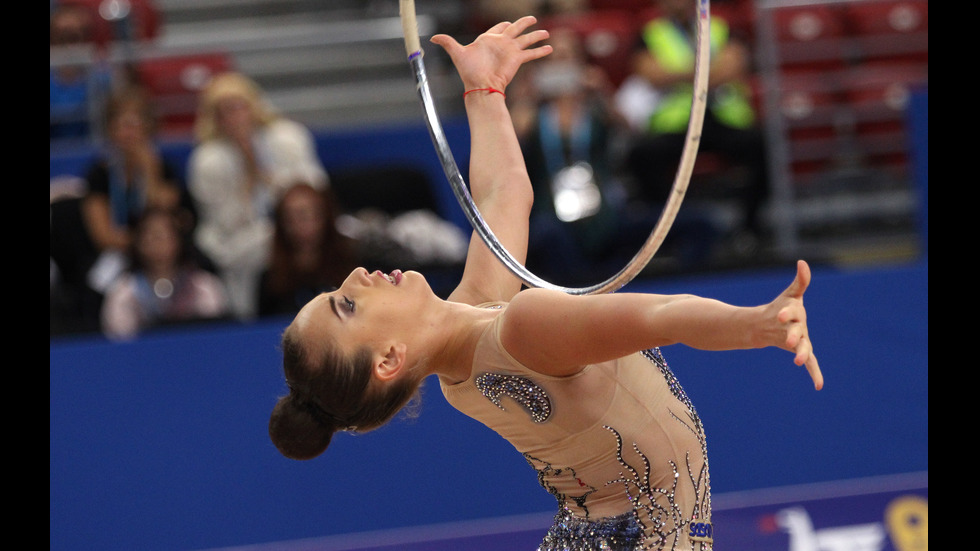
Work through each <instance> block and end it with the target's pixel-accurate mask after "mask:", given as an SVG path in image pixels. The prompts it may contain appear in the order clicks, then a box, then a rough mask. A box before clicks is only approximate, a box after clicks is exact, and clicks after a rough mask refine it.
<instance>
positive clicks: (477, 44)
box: [430, 15, 552, 92]
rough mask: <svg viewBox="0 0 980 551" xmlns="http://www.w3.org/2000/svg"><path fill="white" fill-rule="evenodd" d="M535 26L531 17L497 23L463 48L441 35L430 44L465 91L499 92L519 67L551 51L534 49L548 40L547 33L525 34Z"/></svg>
mask: <svg viewBox="0 0 980 551" xmlns="http://www.w3.org/2000/svg"><path fill="white" fill-rule="evenodd" d="M535 23H537V19H535V17H534V16H531V15H529V16H526V17H522V18H520V19H518V20H517V21H515V22H513V23H510V22H508V21H504V22H501V23H497V24H496V25H494V26H493V27H491V28H490V29H489V30H487V31H486V32H485V33H483V34H481V35H480V36H478V37H477V38H476V40H474V41H473V42H472V43H470V44H468V45H466V46H463V45H461V44H460V43H459V42H457V41H456V39H454V38H452V37H451V36H449V35H445V34H437V35H435V36H433V37H432V38H431V39H430V40H431V41H432V43H433V44H437V45H439V46H442V48H443V49H444V50H446V53H447V54H449V57H450V58H451V59H452V61H453V64H454V65H455V66H456V70H457V71H458V72H459V76H460V78H461V79H462V81H463V85H464V86H465V88H466V90H473V89H476V88H494V89H497V90H500V91H501V92H503V91H504V89H505V88H506V87H507V85H508V84H510V81H511V80H512V79H513V78H514V75H515V74H517V70H518V69H519V68H520V66H521V65H523V64H524V63H527V62H528V61H533V60H535V59H540V58H542V57H544V56H546V55H548V54H550V53H551V51H552V48H551V46H550V45H547V44H545V45H541V46H535V45H536V44H538V43H539V42H541V41H542V40H545V39H547V38H548V36H549V35H548V31H546V30H544V29H538V30H533V31H531V32H525V31H526V30H527V29H528V28H529V27H531V26H532V25H534V24H535Z"/></svg>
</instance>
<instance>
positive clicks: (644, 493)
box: [524, 348, 712, 551]
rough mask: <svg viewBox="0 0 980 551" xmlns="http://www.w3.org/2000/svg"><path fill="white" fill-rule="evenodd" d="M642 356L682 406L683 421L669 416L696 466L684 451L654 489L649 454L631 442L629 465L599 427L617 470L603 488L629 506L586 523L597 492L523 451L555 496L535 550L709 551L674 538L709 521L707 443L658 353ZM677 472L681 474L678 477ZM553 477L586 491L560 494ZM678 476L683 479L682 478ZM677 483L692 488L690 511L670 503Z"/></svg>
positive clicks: (706, 544)
mask: <svg viewBox="0 0 980 551" xmlns="http://www.w3.org/2000/svg"><path fill="white" fill-rule="evenodd" d="M643 356H644V357H645V358H647V359H648V360H650V361H651V362H652V363H654V364H655V365H656V366H657V367H658V368H659V369H660V371H661V373H662V374H663V376H664V378H665V379H666V381H667V385H668V387H669V388H670V391H671V393H672V394H673V395H674V397H676V398H677V399H678V400H679V401H680V402H681V403H682V404H683V405H684V406H685V409H686V411H685V412H683V414H682V415H683V416H684V417H687V419H686V420H685V419H682V418H681V416H678V415H677V414H674V413H673V412H671V415H672V416H673V418H674V419H676V420H678V421H679V422H681V423H682V424H684V426H685V427H687V428H688V430H691V431H692V432H693V433H694V434H695V435H696V436H697V439H698V442H699V443H700V445H701V453H702V457H703V463H702V466H701V468H700V469H697V472H695V469H694V468H693V466H692V464H691V456H690V452H688V453H687V454H686V457H685V465H683V466H678V465H677V464H676V463H675V462H674V461H670V462H669V463H670V468H671V470H672V472H673V477H672V482H671V484H670V485H669V486H668V487H654V486H652V484H651V481H650V475H651V472H652V468H651V462H650V459H649V456H648V455H646V454H645V453H644V452H643V451H641V450H640V448H639V446H637V445H636V444H635V443H634V444H633V445H632V449H633V452H634V453H635V456H636V457H638V458H639V464H638V465H633V464H631V463H630V462H629V461H627V460H626V458H624V456H623V439H622V436H621V435H620V433H619V432H618V431H616V429H614V428H613V427H610V426H604V427H603V428H605V429H606V430H608V431H609V432H610V433H611V435H612V436H613V438H614V439H615V442H616V459H617V460H618V461H619V464H620V465H621V466H622V467H623V470H622V471H620V476H619V478H617V479H614V480H609V481H607V482H606V486H609V485H622V486H623V489H624V492H625V494H626V496H627V499H629V501H630V502H631V503H632V505H633V510H632V511H630V512H629V513H625V514H623V515H619V516H616V517H610V518H600V519H590V518H589V516H588V506H587V504H588V497H589V495H591V494H592V493H594V492H596V491H597V489H596V488H594V487H592V486H588V485H587V484H585V483H583V482H582V481H581V480H580V479H578V477H577V476H576V474H575V470H574V469H572V468H569V467H555V466H553V465H551V464H549V463H547V462H544V461H541V460H540V459H536V458H534V457H531V456H530V455H528V454H526V453H525V454H524V457H525V459H527V461H528V463H530V464H531V466H532V467H534V468H535V470H537V471H538V482H539V483H540V484H541V485H542V486H543V487H544V488H545V489H546V490H548V492H549V493H551V494H552V495H554V496H555V497H556V498H557V500H558V506H559V511H558V514H557V515H556V516H555V522H554V524H553V525H552V527H551V529H550V530H549V531H548V533H547V535H546V536H545V538H544V540H543V541H542V543H541V546H540V547H539V548H538V549H539V551H559V550H567V551H571V550H576V551H579V550H583V551H584V550H610V551H614V550H615V551H635V550H657V551H665V550H667V549H670V550H671V551H710V550H711V549H712V542H711V540H710V538H704V539H702V540H700V541H695V540H691V544H690V547H685V548H683V550H682V548H681V547H680V545H679V544H678V539H682V538H681V536H682V535H683V534H682V531H686V530H687V529H688V528H689V527H692V526H694V525H695V524H694V523H710V522H711V484H710V479H709V476H708V456H707V445H706V442H705V437H704V430H703V428H702V426H701V419H700V418H699V417H698V415H697V412H696V411H695V409H694V405H693V404H692V403H691V401H690V399H689V398H688V397H687V394H686V393H685V392H684V389H683V388H681V386H680V384H679V383H678V382H677V378H676V377H675V376H674V374H673V373H672V372H671V370H670V368H669V367H668V366H667V362H666V360H664V357H663V355H662V354H661V353H660V350H659V349H657V348H653V349H650V350H647V351H645V352H643ZM634 463H636V460H634ZM682 471H686V472H684V473H683V474H682ZM555 476H571V477H574V478H575V479H576V480H577V481H578V482H579V485H580V486H583V487H587V488H589V490H588V491H586V492H584V493H583V494H582V495H580V496H568V495H564V494H562V493H560V492H559V491H558V490H557V489H556V488H555V487H554V486H553V485H552V484H550V483H549V482H548V480H549V477H555ZM682 477H684V478H686V480H682ZM681 483H683V484H690V486H691V487H692V488H693V490H694V495H695V500H694V501H695V503H694V507H693V510H689V511H684V510H681V508H680V506H679V505H678V504H677V502H676V500H675V493H676V491H677V487H678V484H681ZM569 501H574V502H575V504H576V505H578V506H579V507H580V508H581V510H583V511H585V518H582V517H579V516H575V515H573V514H572V512H571V511H570V510H569V508H568V507H567V505H568V504H569ZM709 526H710V524H709ZM668 545H669V547H668Z"/></svg>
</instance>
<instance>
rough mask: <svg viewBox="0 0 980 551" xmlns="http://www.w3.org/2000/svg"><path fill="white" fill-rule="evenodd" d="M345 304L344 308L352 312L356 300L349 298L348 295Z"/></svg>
mask: <svg viewBox="0 0 980 551" xmlns="http://www.w3.org/2000/svg"><path fill="white" fill-rule="evenodd" d="M343 305H344V309H345V310H347V311H348V312H350V313H351V314H353V313H354V301H353V300H351V299H349V298H347V297H344V301H343Z"/></svg>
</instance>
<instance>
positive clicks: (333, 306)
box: [328, 296, 344, 321]
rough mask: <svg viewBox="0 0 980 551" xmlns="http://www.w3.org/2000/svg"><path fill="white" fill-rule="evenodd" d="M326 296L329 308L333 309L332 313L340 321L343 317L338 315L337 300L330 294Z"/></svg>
mask: <svg viewBox="0 0 980 551" xmlns="http://www.w3.org/2000/svg"><path fill="white" fill-rule="evenodd" d="M328 298H329V300H330V309H331V310H333V313H334V315H335V316H337V318H338V319H340V320H341V321H343V319H344V318H342V317H341V316H340V310H338V309H337V301H336V300H334V298H333V297H332V296H330V297H328Z"/></svg>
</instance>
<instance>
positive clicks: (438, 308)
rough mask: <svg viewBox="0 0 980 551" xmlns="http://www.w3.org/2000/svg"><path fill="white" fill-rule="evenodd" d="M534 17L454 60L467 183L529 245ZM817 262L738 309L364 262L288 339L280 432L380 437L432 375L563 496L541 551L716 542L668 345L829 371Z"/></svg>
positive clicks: (297, 452) (695, 426)
mask: <svg viewBox="0 0 980 551" xmlns="http://www.w3.org/2000/svg"><path fill="white" fill-rule="evenodd" d="M534 23H535V19H534V18H533V17H525V18H522V19H520V20H518V21H516V22H514V23H508V22H504V23H500V24H498V25H496V26H494V27H492V28H491V29H490V30H489V31H487V32H486V33H484V34H482V35H480V36H479V37H478V38H477V39H476V40H475V41H474V42H473V43H471V44H469V45H467V46H462V45H460V44H459V43H457V42H456V41H455V40H454V39H452V38H450V37H449V36H446V35H437V36H434V37H433V38H432V42H434V43H435V44H437V45H439V46H441V47H443V48H444V49H445V50H446V51H447V52H448V54H449V56H450V57H451V58H452V60H453V63H454V64H455V66H456V68H457V70H458V72H459V75H460V77H461V78H462V81H463V84H464V85H465V89H466V91H467V92H466V94H465V96H464V98H465V100H464V101H465V103H466V111H467V116H468V119H469V123H470V132H471V147H472V151H471V159H470V185H471V187H472V194H473V197H474V200H475V201H476V203H477V205H478V206H479V208H480V211H481V213H482V214H483V216H484V218H485V219H486V221H487V223H488V224H489V225H490V226H491V228H492V229H493V231H494V233H495V234H496V236H497V237H498V239H499V240H500V241H501V243H502V244H503V245H504V246H506V247H507V249H508V250H509V251H510V252H511V253H512V254H513V255H514V256H515V257H517V258H518V259H523V258H524V255H525V253H526V247H527V238H528V235H527V234H528V215H529V213H530V209H531V202H532V193H531V185H530V182H529V181H528V176H527V172H526V170H525V167H524V163H523V160H522V157H521V151H520V147H519V145H518V142H517V138H516V135H515V133H514V129H513V126H512V124H511V119H510V116H509V113H508V110H507V106H506V104H505V97H504V90H505V88H506V86H507V84H508V83H510V81H511V79H512V78H513V77H514V74H515V73H516V71H517V70H518V68H519V67H520V66H521V65H522V64H524V63H527V62H529V61H532V60H535V59H538V58H541V57H543V56H545V55H547V54H549V53H550V52H551V47H550V46H548V45H538V43H539V42H540V41H542V40H544V39H546V38H547V36H548V33H547V31H544V30H534V31H530V32H525V31H527V30H528V28H529V27H530V26H531V25H533V24H534ZM809 279H810V272H809V268H808V266H807V265H806V263H805V262H802V261H800V262H799V263H798V266H797V274H796V278H795V280H794V281H793V282H792V284H791V285H790V286H789V288H787V289H786V290H785V291H784V292H783V293H782V294H780V295H779V296H778V297H776V298H775V300H773V301H772V302H771V303H769V304H764V305H761V306H758V307H753V308H741V307H735V306H730V305H727V304H724V303H721V302H718V301H715V300H710V299H704V298H699V297H696V296H690V295H682V296H663V295H654V294H636V293H616V294H605V295H598V296H595V295H593V296H573V295H568V294H565V293H562V292H558V291H551V290H545V289H528V290H525V291H522V292H519V291H521V282H520V281H519V280H518V279H517V278H515V277H514V276H513V275H512V274H511V273H510V272H509V271H508V270H507V269H506V268H505V267H504V266H503V265H502V264H501V263H500V262H499V261H498V260H497V259H496V257H494V255H493V253H492V252H490V251H489V249H488V248H487V247H486V246H485V244H484V243H483V242H482V241H481V240H480V239H479V237H478V236H474V237H473V238H472V241H471V244H470V249H469V255H468V257H467V261H466V267H465V269H464V273H463V276H462V280H461V282H460V284H459V286H458V287H457V288H456V290H455V291H454V292H453V293H452V294H451V295H450V296H449V298H448V300H442V299H440V298H438V297H437V296H436V295H435V294H433V292H432V290H431V289H430V288H429V285H428V284H427V282H426V280H425V278H424V277H423V276H422V275H421V274H419V273H416V272H405V273H402V272H400V271H397V270H395V271H393V272H392V273H390V274H384V273H381V272H374V273H371V272H369V271H368V270H365V269H358V270H355V271H354V272H353V273H352V274H351V275H350V276H349V277H348V278H347V279H346V280H345V281H344V283H343V284H342V285H341V286H340V288H339V289H337V290H336V291H333V292H330V293H325V294H322V295H319V296H318V297H316V298H315V299H313V300H312V301H310V303H309V304H307V305H306V306H304V307H303V309H302V310H301V311H300V312H299V314H298V315H297V316H296V318H295V320H294V321H293V323H291V324H290V325H289V327H288V328H287V329H286V330H285V332H284V334H283V339H282V349H283V363H284V370H285V375H286V382H287V384H288V386H289V394H288V395H287V396H284V397H282V398H280V399H279V402H278V403H277V404H276V406H275V408H274V409H273V412H272V415H271V418H270V424H269V433H270V436H271V438H272V440H273V441H274V442H275V444H276V446H277V447H278V448H279V450H280V451H281V452H282V453H283V454H284V455H285V456H287V457H290V458H294V459H310V458H313V457H316V456H317V455H319V454H321V453H322V452H323V451H324V450H325V449H326V448H327V446H328V444H329V443H330V440H331V437H332V435H333V433H334V432H336V431H340V430H348V431H357V432H366V431H370V430H372V429H375V428H377V427H379V426H381V425H383V424H384V423H385V422H387V421H388V420H389V419H391V418H392V416H394V415H395V413H397V412H398V411H399V410H400V409H401V408H402V407H403V406H404V405H405V404H406V403H407V402H408V401H409V400H410V399H411V398H412V397H413V396H414V394H415V392H416V390H417V389H418V387H419V385H420V384H421V382H422V381H423V379H424V378H425V377H427V376H429V375H436V376H438V378H439V382H440V385H441V388H442V390H443V393H444V395H445V397H446V398H447V400H448V401H449V402H450V403H451V404H452V405H453V406H454V407H456V408H457V409H459V410H460V411H462V412H463V413H465V414H467V415H469V416H471V417H473V418H475V419H477V420H479V421H481V422H483V423H484V424H486V425H487V426H489V427H491V428H492V429H494V430H495V431H497V432H498V433H499V434H500V435H501V436H503V437H504V438H506V439H507V440H508V441H510V442H511V443H512V444H513V445H514V446H515V447H516V448H517V449H518V450H519V451H520V452H521V453H523V454H524V456H525V458H526V459H527V461H528V462H529V463H530V464H531V465H532V466H533V467H534V468H535V469H536V470H537V472H538V479H539V481H540V483H541V484H542V485H543V486H544V487H545V488H546V489H547V490H548V491H549V492H551V493H552V494H553V495H555V496H556V497H557V498H558V501H559V512H558V515H557V516H556V519H555V524H554V526H553V527H552V528H551V530H550V531H549V532H548V534H547V536H546V537H545V539H544V542H543V543H542V545H541V549H600V548H602V549H641V548H642V549H698V550H702V551H703V550H705V549H711V545H712V543H711V524H710V522H711V500H710V483H709V479H708V463H707V457H706V452H705V440H704V431H703V430H702V427H701V422H700V420H699V418H698V416H697V413H696V412H695V410H694V407H693V406H692V405H691V403H690V401H689V400H688V399H687V396H686V395H685V394H684V391H683V390H682V389H681V388H680V386H679V385H678V384H677V380H676V379H675V378H674V376H673V374H672V373H671V371H670V370H669V369H668V367H667V364H666V362H665V361H664V359H663V356H662V355H661V354H660V351H659V349H658V348H657V347H660V346H665V345H668V344H673V343H684V344H687V345H689V346H692V347H695V348H700V349H705V350H727V349H743V348H746V349H747V348H758V347H765V346H777V347H780V348H783V349H786V350H788V351H790V352H792V353H793V354H794V355H795V357H794V360H795V362H796V364H797V365H800V366H806V368H807V369H808V370H809V372H810V375H811V377H812V378H813V382H814V385H815V387H816V388H817V389H819V388H821V387H822V385H823V378H822V375H821V373H820V368H819V366H818V364H817V360H816V357H815V356H814V355H813V350H812V346H811V343H810V340H809V338H808V335H807V325H806V312H805V310H804V307H803V302H802V298H803V292H804V291H805V289H806V287H807V284H808V283H809Z"/></svg>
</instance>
